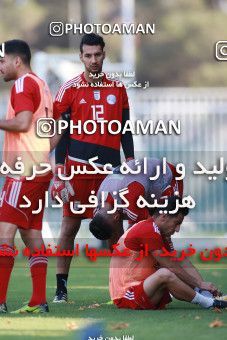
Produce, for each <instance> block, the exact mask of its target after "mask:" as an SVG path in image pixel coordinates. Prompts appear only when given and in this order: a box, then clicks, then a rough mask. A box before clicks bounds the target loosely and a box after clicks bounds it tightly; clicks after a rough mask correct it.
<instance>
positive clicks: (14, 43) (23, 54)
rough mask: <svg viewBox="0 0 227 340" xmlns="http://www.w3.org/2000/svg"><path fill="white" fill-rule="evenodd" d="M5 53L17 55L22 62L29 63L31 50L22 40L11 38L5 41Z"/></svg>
mask: <svg viewBox="0 0 227 340" xmlns="http://www.w3.org/2000/svg"><path fill="white" fill-rule="evenodd" d="M5 53H6V54H13V55H15V56H19V57H20V58H21V60H22V61H23V63H24V64H26V65H30V61H31V50H30V47H29V46H28V44H27V43H26V42H25V41H23V40H19V39H13V40H8V41H6V42H5Z"/></svg>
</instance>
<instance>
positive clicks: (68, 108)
mask: <svg viewBox="0 0 227 340" xmlns="http://www.w3.org/2000/svg"><path fill="white" fill-rule="evenodd" d="M104 47H105V43H104V41H103V38H102V37H101V36H99V35H96V34H86V35H84V36H83V38H82V40H81V43H80V59H81V61H82V63H83V64H84V67H85V71H84V72H83V73H82V74H80V75H79V76H77V77H75V78H73V79H72V80H70V81H68V82H67V83H65V84H64V85H63V86H62V87H61V88H60V90H59V91H58V94H57V96H56V99H55V102H54V118H55V119H56V120H57V119H59V118H60V117H61V116H64V115H68V117H69V118H70V120H71V122H73V123H74V124H78V122H79V121H80V122H81V123H82V125H83V123H85V122H86V121H88V120H92V121H94V122H95V123H97V130H96V132H95V133H94V134H91V135H90V134H86V133H85V132H83V131H82V132H81V133H78V131H77V130H76V129H75V130H74V131H73V134H67V133H65V134H64V136H63V137H62V139H61V141H60V143H59V144H58V146H57V148H56V169H55V174H56V175H55V179H54V184H53V187H52V197H55V196H56V195H59V196H61V197H62V196H64V197H65V196H66V199H68V198H70V197H71V195H72V194H73V192H74V193H75V195H74V196H73V197H71V198H70V199H71V201H74V202H75V204H76V203H80V204H85V203H87V202H88V197H89V195H90V194H91V191H92V190H94V191H95V192H97V190H98V188H99V185H100V184H101V182H102V180H103V179H104V177H105V176H104V175H100V174H96V175H75V176H74V178H73V180H72V186H73V188H72V189H73V190H70V192H69V191H68V189H67V188H66V186H65V183H64V181H60V180H59V178H58V177H57V171H59V167H60V168H61V171H65V172H66V174H68V173H70V167H71V165H72V166H76V165H86V167H87V169H89V165H88V163H89V162H88V160H89V159H90V158H93V157H96V156H97V157H98V159H97V162H96V166H97V167H99V168H100V169H102V168H103V165H104V164H106V163H111V164H112V166H113V167H116V166H118V165H119V164H120V163H121V160H120V147H121V146H122V148H123V151H124V155H125V158H126V160H130V159H133V158H134V147H133V140H132V134H131V132H127V133H125V134H121V133H119V134H117V135H112V134H111V133H109V132H108V131H107V130H105V133H104V134H102V133H101V130H100V126H99V124H98V122H99V121H102V120H106V121H110V120H118V121H119V122H120V123H121V125H122V128H123V127H124V124H125V122H126V121H127V120H129V104H128V97H127V93H126V90H125V88H124V86H122V84H120V83H119V82H115V81H110V80H109V79H107V77H106V75H105V74H104V73H101V72H102V66H103V61H104V59H105V51H104ZM95 77H96V79H95ZM97 79H98V82H99V84H97ZM100 83H101V84H100ZM66 153H67V157H66V159H65V155H66ZM92 217H93V209H86V211H85V213H84V214H82V215H75V214H73V213H72V212H71V210H70V206H69V203H66V204H65V205H64V211H63V221H62V226H61V233H60V238H59V245H60V247H61V248H62V249H70V250H72V249H73V247H74V239H75V236H76V235H77V233H78V231H79V228H80V225H81V221H82V219H84V218H92ZM122 233H123V227H122V225H121V227H120V230H119V231H118V237H120V235H121V234H122ZM70 263H71V257H65V258H63V257H61V258H58V259H57V275H56V278H57V289H56V296H55V298H54V302H57V303H59V302H60V303H61V302H67V280H68V273H69V267H70Z"/></svg>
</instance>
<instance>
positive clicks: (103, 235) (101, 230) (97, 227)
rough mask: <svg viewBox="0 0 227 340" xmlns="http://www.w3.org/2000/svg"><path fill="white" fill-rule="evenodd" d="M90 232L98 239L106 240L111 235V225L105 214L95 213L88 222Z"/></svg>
mask: <svg viewBox="0 0 227 340" xmlns="http://www.w3.org/2000/svg"><path fill="white" fill-rule="evenodd" d="M89 229H90V232H91V233H92V234H93V235H94V236H95V237H96V238H98V239H99V240H108V239H109V238H110V237H111V236H112V227H111V226H110V225H109V223H108V221H107V220H106V218H105V216H103V215H101V214H99V213H97V214H96V215H95V216H94V218H93V219H92V221H91V222H90V224H89Z"/></svg>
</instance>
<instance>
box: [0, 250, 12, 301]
mask: <svg viewBox="0 0 227 340" xmlns="http://www.w3.org/2000/svg"><path fill="white" fill-rule="evenodd" d="M0 252H1V253H2V256H1V255H0V303H5V302H6V296H7V290H8V285H9V279H10V275H11V272H12V269H13V266H14V257H13V256H12V255H10V256H5V255H7V253H8V252H9V253H11V254H13V253H14V249H13V248H12V247H9V246H8V245H6V244H1V245H0ZM4 254H5V255H4Z"/></svg>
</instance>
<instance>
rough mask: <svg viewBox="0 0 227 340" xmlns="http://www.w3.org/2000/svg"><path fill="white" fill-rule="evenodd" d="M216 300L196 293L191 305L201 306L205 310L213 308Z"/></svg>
mask: <svg viewBox="0 0 227 340" xmlns="http://www.w3.org/2000/svg"><path fill="white" fill-rule="evenodd" d="M213 302H214V299H212V298H210V297H206V296H203V295H201V294H199V293H195V297H194V298H193V299H192V301H191V303H194V304H199V305H200V306H201V307H203V308H210V307H212V306H213Z"/></svg>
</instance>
